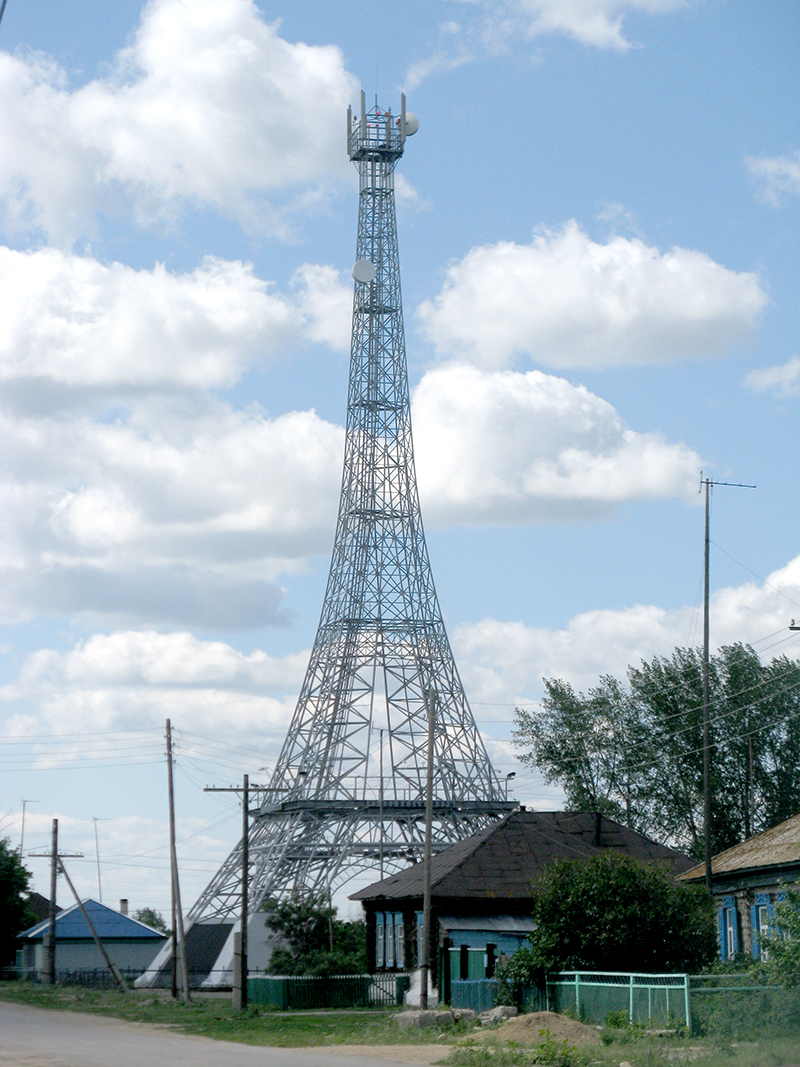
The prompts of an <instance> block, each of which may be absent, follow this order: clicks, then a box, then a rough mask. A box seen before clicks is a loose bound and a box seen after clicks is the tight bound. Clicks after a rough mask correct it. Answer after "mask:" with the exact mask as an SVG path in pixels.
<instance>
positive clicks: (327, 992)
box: [247, 974, 411, 1011]
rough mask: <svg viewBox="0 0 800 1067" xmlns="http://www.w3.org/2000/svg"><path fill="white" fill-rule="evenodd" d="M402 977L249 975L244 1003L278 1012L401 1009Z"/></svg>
mask: <svg viewBox="0 0 800 1067" xmlns="http://www.w3.org/2000/svg"><path fill="white" fill-rule="evenodd" d="M410 982H411V980H410V978H409V976H408V975H406V974H399V975H396V974H344V975H333V976H331V977H324V978H312V977H303V978H296V977H290V976H280V975H279V976H273V975H255V976H254V975H250V977H248V979H247V999H248V1001H249V1002H250V1003H251V1004H263V1005H265V1006H267V1007H270V1008H276V1009H279V1010H281V1011H287V1010H291V1009H295V1010H298V1011H302V1010H306V1011H308V1010H310V1009H315V1008H376V1007H393V1006H398V1007H400V1006H402V1004H403V995H404V994H405V992H406V990H407V989H408V987H409V985H410Z"/></svg>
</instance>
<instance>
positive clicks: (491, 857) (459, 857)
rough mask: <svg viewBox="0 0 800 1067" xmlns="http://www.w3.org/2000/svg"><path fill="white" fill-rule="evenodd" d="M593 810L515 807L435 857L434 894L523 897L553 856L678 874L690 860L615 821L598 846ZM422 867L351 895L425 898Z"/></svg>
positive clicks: (606, 823) (606, 825)
mask: <svg viewBox="0 0 800 1067" xmlns="http://www.w3.org/2000/svg"><path fill="white" fill-rule="evenodd" d="M596 818H597V817H596V816H595V813H594V812H569V811H515V812H512V814H511V815H509V816H507V817H506V818H505V819H503V820H502V821H501V822H498V823H495V824H494V825H493V826H489V827H487V828H486V829H485V830H482V831H481V832H480V833H478V834H475V835H474V836H473V837H469V838H467V839H466V840H464V841H459V842H457V843H456V844H455V845H451V847H450V848H447V849H444V851H442V852H440V853H438V855H436V856H434V857H433V859H432V861H431V892H432V894H433V896H435V897H439V898H441V897H461V898H464V897H472V898H479V899H484V900H486V899H492V898H499V899H506V900H508V899H522V898H527V897H530V896H531V895H532V890H531V883H532V881H533V880H534V878H535V877H536V876H537V875H538V874H539V873H540V872H541V871H542V870H543V869H544V868H545V867H546V866H547V865H548V864H549V863H552V862H553V860H557V859H589V858H590V857H591V856H596V855H599V854H600V853H603V852H606V851H612V852H616V853H618V854H620V855H624V856H632V857H634V858H636V859H645V860H653V861H655V862H662V863H668V864H669V865H670V866H671V867H672V868H673V869H674V870H675V871H676V872H678V871H683V870H686V868H687V867H688V866H690V864H691V860H689V859H688V858H687V857H686V856H683V855H682V854H681V853H680V852H675V851H673V850H672V849H669V848H666V847H665V846H664V845H659V844H657V843H656V842H655V841H651V840H650V838H648V837H644V836H643V835H642V834H637V833H636V832H635V831H634V830H629V829H628V828H627V827H625V826H621V825H620V824H619V823H617V822H614V820H613V819H607V818H605V817H602V818H601V819H600V845H599V847H595V846H594V845H593V844H592V842H593V840H594V836H595V826H596ZM422 892H423V865H422V864H421V863H417V864H415V865H414V866H413V867H409V868H408V869H407V870H405V871H402V872H401V873H400V874H395V875H393V876H392V877H391V878H384V880H383V881H382V882H375V883H374V884H373V885H370V886H367V887H366V888H365V889H361V890H359V891H358V892H357V893H353V895H352V896H351V897H350V899H351V900H376V899H382V898H385V899H398V898H406V897H421V896H422Z"/></svg>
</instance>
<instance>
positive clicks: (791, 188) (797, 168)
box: [745, 150, 800, 207]
mask: <svg viewBox="0 0 800 1067" xmlns="http://www.w3.org/2000/svg"><path fill="white" fill-rule="evenodd" d="M745 166H746V167H747V170H748V172H749V174H750V177H751V178H752V179H753V180H754V181H755V183H756V186H757V195H758V198H759V200H763V201H764V203H766V204H774V205H775V206H776V207H777V205H778V204H780V202H781V200H782V198H783V197H784V196H800V150H798V151H797V152H795V153H794V154H793V155H789V156H764V157H761V158H758V157H756V156H749V157H748V158H747V159H746V160H745Z"/></svg>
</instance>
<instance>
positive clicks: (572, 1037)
mask: <svg viewBox="0 0 800 1067" xmlns="http://www.w3.org/2000/svg"><path fill="white" fill-rule="evenodd" d="M541 1030H549V1031H550V1036H551V1037H552V1038H553V1040H554V1041H558V1042H561V1041H568V1042H569V1043H570V1045H599V1044H601V1041H600V1034H599V1033H598V1032H597V1030H595V1028H594V1027H593V1026H587V1025H586V1024H585V1023H579V1022H577V1021H576V1020H575V1019H570V1018H569V1017H568V1016H566V1015H558V1014H557V1013H556V1012H554V1011H532V1012H530V1014H528V1015H517V1016H516V1018H514V1019H507V1020H506V1021H505V1022H504V1023H503V1024H502V1026H500V1027H498V1028H497V1029H496V1030H486V1031H485V1032H484V1033H482V1034H480V1035H476V1036H475V1040H476V1041H491V1040H492V1039H497V1038H500V1040H501V1041H518V1042H519V1043H520V1044H521V1045H538V1044H539V1042H540V1041H541V1040H542V1035H541V1033H540V1031H541Z"/></svg>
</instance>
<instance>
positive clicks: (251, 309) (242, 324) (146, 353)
mask: <svg viewBox="0 0 800 1067" xmlns="http://www.w3.org/2000/svg"><path fill="white" fill-rule="evenodd" d="M0 285H1V286H2V289H3V292H4V294H5V296H6V298H7V299H6V303H5V313H4V315H3V317H2V321H0V376H2V378H3V379H5V380H6V381H14V380H17V381H19V380H23V379H29V380H35V381H40V382H47V381H49V382H53V383H59V384H61V385H66V386H90V387H141V386H148V387H158V386H162V387H163V386H170V385H182V386H187V387H189V388H200V389H208V388H214V387H218V386H222V385H230V384H232V383H233V382H235V381H236V380H237V379H238V377H239V375H240V374H241V372H242V370H243V369H244V367H245V366H246V365H247V364H249V363H251V362H253V361H255V360H256V359H258V358H260V357H263V356H265V355H268V354H272V353H274V352H275V351H276V350H278V349H281V348H286V347H291V346H294V345H295V344H296V343H297V341H298V338H299V335H300V332H301V328H302V316H301V314H300V312H299V310H298V309H297V308H296V307H295V306H293V304H292V303H291V302H290V301H289V300H287V299H286V298H285V297H282V296H279V295H276V294H275V293H273V292H271V291H270V290H271V287H270V285H269V283H267V282H264V281H261V279H259V278H257V277H256V276H255V274H254V273H253V270H252V267H250V266H249V265H248V264H244V263H240V262H228V261H225V260H220V259H215V258H213V257H207V258H206V259H205V260H204V261H203V263H202V265H201V266H199V267H197V268H196V269H195V270H193V271H191V272H190V273H184V274H177V273H173V272H171V271H168V270H166V269H165V267H164V266H163V265H161V264H158V265H156V266H155V267H154V268H153V270H134V269H133V268H131V267H127V266H124V265H123V264H121V263H111V264H108V265H106V264H102V263H99V262H98V261H97V260H96V259H92V258H91V257H88V256H76V255H71V254H69V253H64V252H60V251H58V250H56V249H40V250H38V251H30V252H18V251H14V250H12V249H10V248H5V247H2V246H0Z"/></svg>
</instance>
